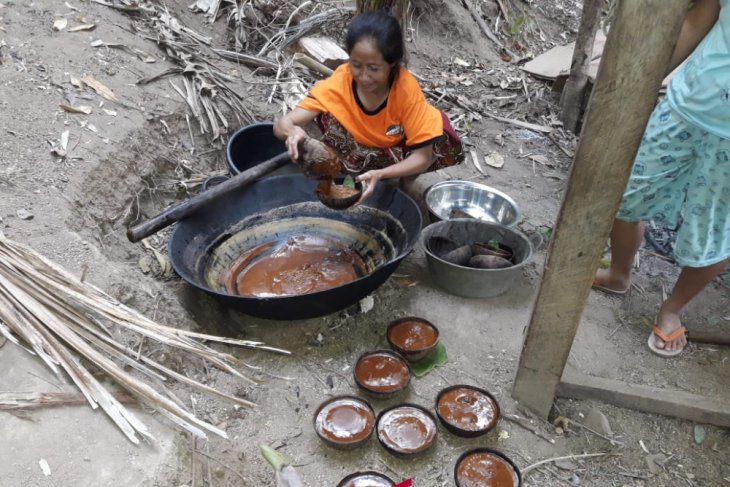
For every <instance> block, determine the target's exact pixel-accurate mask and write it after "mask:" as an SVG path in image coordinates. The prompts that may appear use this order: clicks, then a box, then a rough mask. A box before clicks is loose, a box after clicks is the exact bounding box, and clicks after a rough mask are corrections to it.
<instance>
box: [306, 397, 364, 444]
mask: <svg viewBox="0 0 730 487" xmlns="http://www.w3.org/2000/svg"><path fill="white" fill-rule="evenodd" d="M374 425H375V412H374V411H373V408H372V407H370V405H369V404H368V403H367V402H365V401H363V400H362V399H360V398H359V397H355V396H338V397H334V398H332V399H330V400H328V401H325V402H324V403H322V405H320V406H319V408H317V411H316V413H315V415H314V430H315V431H316V432H317V435H318V436H319V437H320V438H321V439H322V441H324V442H325V443H326V444H327V445H329V446H331V447H334V448H337V449H340V450H350V449H353V448H356V447H358V446H360V445H362V444H363V443H365V442H366V441H368V439H370V435H372V433H373V427H374Z"/></svg>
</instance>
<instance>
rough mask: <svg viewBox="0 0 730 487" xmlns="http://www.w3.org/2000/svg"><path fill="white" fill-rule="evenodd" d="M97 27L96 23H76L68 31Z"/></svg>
mask: <svg viewBox="0 0 730 487" xmlns="http://www.w3.org/2000/svg"><path fill="white" fill-rule="evenodd" d="M95 27H96V24H80V25H75V26H73V27H71V28H70V29H69V30H68V31H69V32H79V31H82V30H91V29H94V28H95Z"/></svg>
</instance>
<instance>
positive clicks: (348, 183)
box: [314, 176, 362, 210]
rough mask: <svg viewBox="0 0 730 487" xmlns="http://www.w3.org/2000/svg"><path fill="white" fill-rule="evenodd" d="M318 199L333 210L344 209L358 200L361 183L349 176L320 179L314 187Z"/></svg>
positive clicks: (360, 193)
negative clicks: (315, 187)
mask: <svg viewBox="0 0 730 487" xmlns="http://www.w3.org/2000/svg"><path fill="white" fill-rule="evenodd" d="M314 192H315V194H316V195H317V198H318V199H319V201H321V202H322V204H323V205H325V206H326V207H328V208H332V209H333V210H346V209H347V208H349V207H351V206H352V205H354V204H355V203H357V202H358V201H359V200H360V197H361V196H362V183H361V182H359V181H355V180H354V179H353V178H352V177H351V176H347V177H345V178H344V179H343V178H339V179H334V180H333V179H328V180H322V181H320V182H319V184H318V185H317V189H315V191H314Z"/></svg>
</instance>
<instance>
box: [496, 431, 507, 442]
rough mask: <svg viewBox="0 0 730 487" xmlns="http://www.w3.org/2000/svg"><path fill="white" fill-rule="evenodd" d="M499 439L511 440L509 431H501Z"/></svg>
mask: <svg viewBox="0 0 730 487" xmlns="http://www.w3.org/2000/svg"><path fill="white" fill-rule="evenodd" d="M498 439H500V440H509V431H505V430H502V431H500V432H499V437H498Z"/></svg>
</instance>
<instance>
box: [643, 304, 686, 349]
mask: <svg viewBox="0 0 730 487" xmlns="http://www.w3.org/2000/svg"><path fill="white" fill-rule="evenodd" d="M656 328H657V329H658V332H657V331H656V330H655V332H654V333H653V334H652V336H651V337H650V338H649V339H650V340H653V344H654V348H656V349H658V350H662V351H664V352H667V353H669V354H671V355H677V354H678V353H679V352H681V351H682V350H684V347H685V346H686V345H687V335H686V331H687V330H686V329H685V328H684V327H683V326H682V322H681V321H680V319H679V315H678V314H675V313H670V312H666V311H662V310H659V314H658V315H657V318H656ZM659 332H660V333H659ZM649 348H652V347H649ZM660 355H662V354H660Z"/></svg>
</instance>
